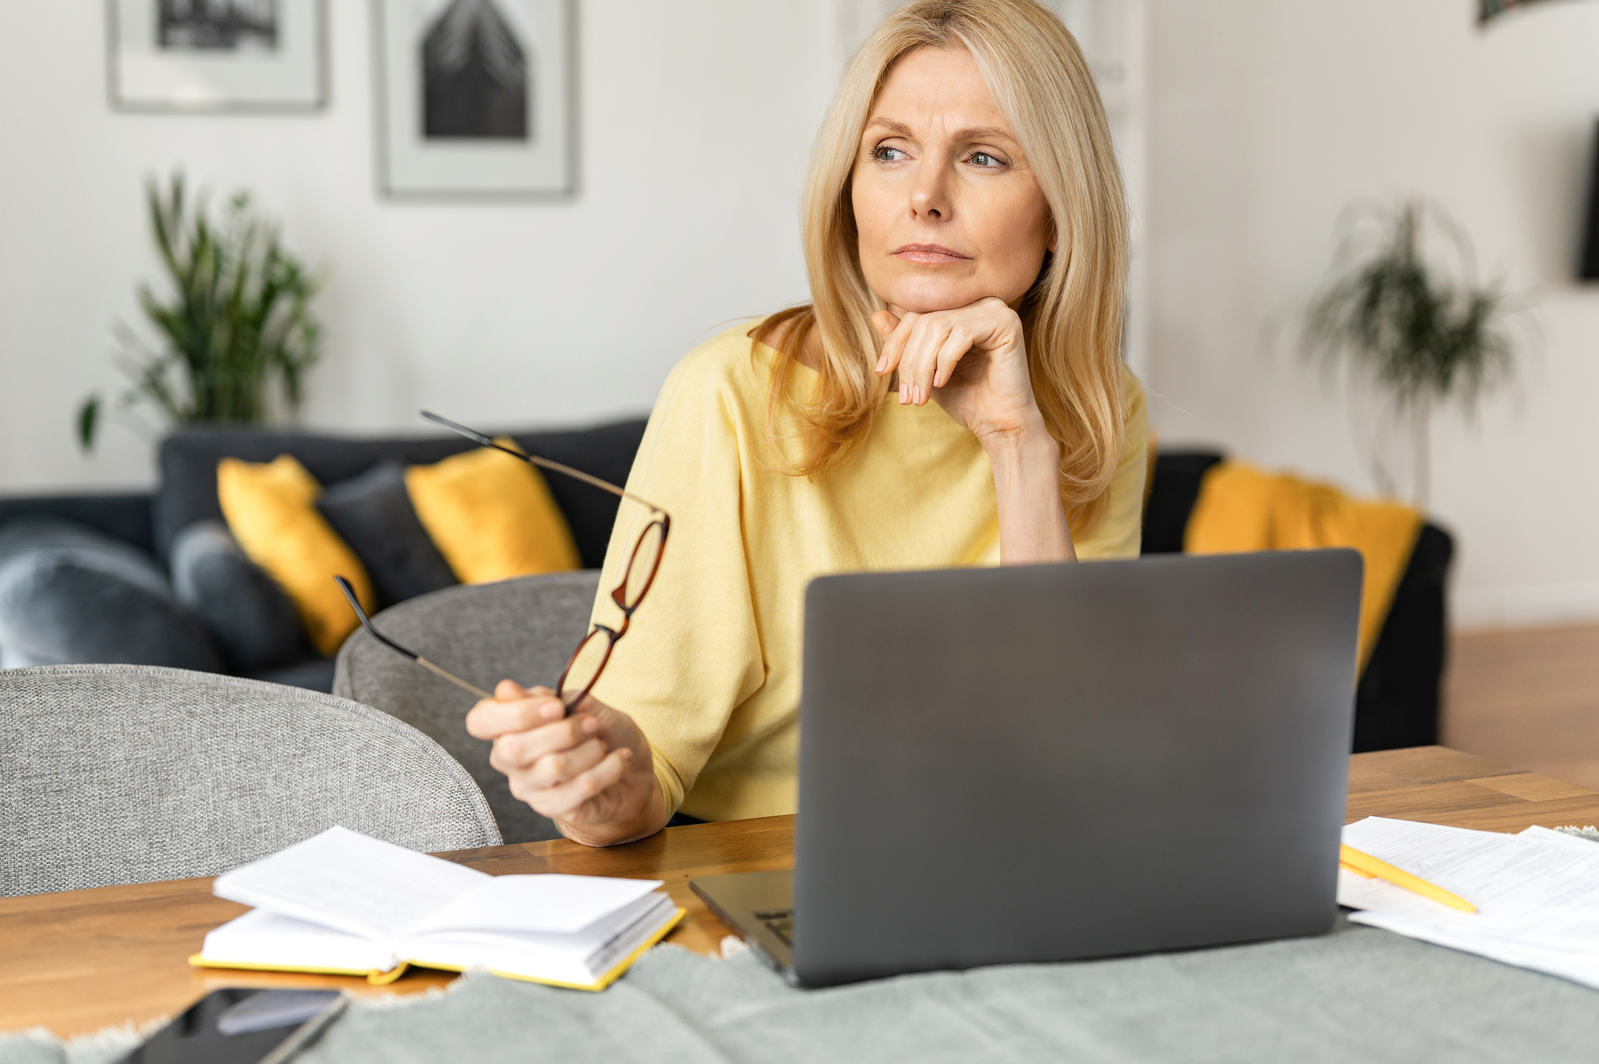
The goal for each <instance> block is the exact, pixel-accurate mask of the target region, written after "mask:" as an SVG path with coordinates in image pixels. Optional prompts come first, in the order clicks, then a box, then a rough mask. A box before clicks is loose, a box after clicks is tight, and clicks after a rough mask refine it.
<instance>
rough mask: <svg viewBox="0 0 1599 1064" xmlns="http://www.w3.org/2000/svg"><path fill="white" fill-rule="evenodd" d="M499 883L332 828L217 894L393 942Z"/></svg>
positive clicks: (237, 876) (247, 869) (226, 881)
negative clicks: (430, 917)
mask: <svg viewBox="0 0 1599 1064" xmlns="http://www.w3.org/2000/svg"><path fill="white" fill-rule="evenodd" d="M493 878H494V877H493V876H490V875H489V874H488V873H486V872H479V871H477V870H476V869H472V868H466V867H464V866H462V865H458V864H452V863H451V862H449V861H445V860H441V859H440V858H437V857H429V856H428V855H427V854H425V853H416V852H415V851H413V850H407V849H406V848H405V847H403V846H396V845H394V844H393V843H390V842H382V841H380V840H378V839H374V838H371V837H370V836H367V835H362V834H360V833H359V832H354V831H350V830H349V829H347V828H342V827H332V828H329V829H328V830H326V831H324V832H322V834H320V835H315V836H313V837H311V838H309V839H306V840H305V841H304V842H297V843H295V844H294V845H293V846H290V847H288V848H287V849H285V850H279V851H278V852H277V853H275V854H273V855H272V856H270V857H263V858H262V859H261V860H259V861H255V862H252V863H251V864H247V865H244V866H243V867H240V868H235V869H234V870H233V871H231V872H227V873H224V874H223V875H220V876H218V877H217V881H216V883H215V885H214V886H213V887H212V890H213V892H214V893H215V894H216V895H217V897H219V898H227V899H228V900H229V901H236V902H240V903H241V904H244V905H253V906H255V907H256V908H258V909H266V910H267V911H269V912H274V913H278V914H280V915H282V916H292V917H294V918H296V919H298V920H308V921H310V922H311V923H315V924H321V925H323V926H324V927H331V928H334V929H336V930H339V931H347V932H349V933H350V934H354V935H364V936H366V937H367V938H371V939H375V940H378V941H380V942H392V941H393V940H394V939H395V938H397V937H398V936H399V935H400V933H401V932H402V931H404V930H405V929H406V928H407V927H409V926H411V925H412V924H416V923H419V922H420V921H421V920H422V919H423V918H424V917H426V916H427V915H428V914H429V913H431V912H432V911H433V910H435V909H437V908H440V907H441V906H444V905H446V904H448V903H449V902H451V901H453V900H454V899H456V898H458V897H460V896H461V895H462V894H465V893H467V892H468V891H470V890H471V889H472V888H473V887H476V886H477V885H479V884H480V883H484V882H489V881H492V880H493Z"/></svg>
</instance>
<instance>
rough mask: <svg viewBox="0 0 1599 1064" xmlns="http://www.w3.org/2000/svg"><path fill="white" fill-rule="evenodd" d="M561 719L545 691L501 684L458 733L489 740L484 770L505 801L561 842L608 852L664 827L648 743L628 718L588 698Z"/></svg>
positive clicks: (553, 697)
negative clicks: (501, 778) (555, 830)
mask: <svg viewBox="0 0 1599 1064" xmlns="http://www.w3.org/2000/svg"><path fill="white" fill-rule="evenodd" d="M565 714H566V706H565V705H564V704H563V703H562V702H561V700H560V699H559V698H557V697H556V695H555V692H554V691H551V690H550V689H549V688H548V687H534V688H532V689H531V690H528V689H526V688H523V687H522V686H520V685H519V684H517V683H516V682H514V681H512V680H501V681H500V685H499V686H498V687H496V688H495V689H494V699H493V700H492V701H490V700H488V699H485V700H483V701H481V702H479V703H478V704H477V705H475V706H473V707H472V712H470V713H468V714H467V716H466V730H467V732H468V734H470V735H472V736H473V737H475V738H478V739H491V740H493V742H494V750H493V752H492V753H491V754H490V755H489V764H491V765H493V766H494V767H495V768H496V769H498V770H499V771H501V772H503V773H505V777H506V779H507V780H509V781H510V784H511V794H512V795H513V796H515V797H516V798H517V799H519V800H521V801H523V802H526V803H527V804H528V805H530V806H532V807H533V811H534V812H536V813H540V814H542V815H544V816H547V817H549V818H550V819H551V820H554V821H555V822H556V824H557V825H558V826H559V827H560V829H561V831H562V832H563V833H564V834H565V835H566V836H567V838H570V839H575V840H576V841H578V842H583V843H587V844H588V845H590V846H611V845H615V844H616V843H619V842H629V841H631V840H633V839H636V838H642V837H643V836H645V835H652V834H654V833H655V832H657V831H659V830H660V829H661V828H662V827H664V826H665V824H666V821H667V818H668V815H669V814H668V812H667V809H666V801H665V799H664V798H663V797H662V796H661V787H660V784H658V783H657V782H656V780H655V764H654V759H653V758H652V757H651V756H650V741H649V739H647V738H645V736H644V732H643V731H642V730H641V729H640V728H639V726H638V725H637V724H636V723H634V721H633V718H632V717H629V716H628V715H627V714H626V713H622V712H620V711H618V710H615V709H612V708H611V707H610V706H607V705H606V704H605V703H603V702H600V701H599V700H598V699H594V698H587V699H584V700H583V703H582V705H580V706H579V707H578V708H577V709H576V710H574V711H573V712H572V715H571V716H569V717H568V716H566V715H565Z"/></svg>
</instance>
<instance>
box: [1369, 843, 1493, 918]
mask: <svg viewBox="0 0 1599 1064" xmlns="http://www.w3.org/2000/svg"><path fill="white" fill-rule="evenodd" d="M1338 863H1339V864H1341V865H1344V866H1345V867H1347V868H1348V869H1349V870H1350V871H1351V872H1360V873H1364V874H1365V875H1368V876H1375V877H1377V878H1378V879H1381V880H1386V881H1387V882H1389V883H1392V884H1393V885H1394V886H1396V887H1404V888H1405V889H1406V890H1413V891H1415V892H1416V893H1417V894H1420V895H1421V896H1422V897H1424V898H1431V899H1432V900H1433V901H1440V902H1443V903H1444V904H1445V905H1447V906H1449V907H1450V908H1451V909H1459V910H1460V911H1461V912H1467V913H1474V912H1476V911H1477V907H1476V906H1475V905H1473V904H1471V902H1469V901H1467V900H1466V899H1465V898H1462V897H1460V896H1459V895H1456V894H1451V893H1449V892H1448V891H1447V890H1445V889H1443V888H1442V887H1435V886H1433V885H1432V884H1431V883H1429V882H1427V881H1426V880H1425V879H1422V878H1421V877H1420V876H1413V875H1411V874H1410V873H1409V872H1406V871H1405V870H1404V869H1402V868H1395V867H1394V866H1393V865H1391V864H1389V863H1388V862H1387V861H1379V860H1377V858H1375V857H1373V856H1372V855H1371V854H1369V853H1361V852H1360V851H1359V850H1357V849H1355V848H1353V847H1351V846H1340V847H1338Z"/></svg>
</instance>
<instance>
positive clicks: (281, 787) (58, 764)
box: [0, 665, 500, 896]
mask: <svg viewBox="0 0 1599 1064" xmlns="http://www.w3.org/2000/svg"><path fill="white" fill-rule="evenodd" d="M334 824H342V825H343V826H345V827H347V828H350V829H351V830H354V831H360V832H364V833H366V834H368V835H373V836H376V837H377V838H380V839H386V840H388V841H389V842H394V843H398V844H399V845H401V846H407V847H410V848H411V849H413V850H456V849H465V848H467V847H471V846H492V845H495V844H497V843H499V841H500V834H499V831H498V830H497V829H496V828H495V825H494V818H493V815H492V814H491V813H490V812H489V807H488V805H487V803H486V802H484V800H483V795H482V793H481V792H480V791H479V790H478V789H477V787H476V785H474V784H473V782H472V779H471V777H470V776H468V775H467V774H466V772H464V771H463V770H462V768H461V766H460V765H459V764H457V763H456V762H455V761H453V760H452V759H451V758H450V757H449V755H447V754H446V753H445V752H444V751H443V750H440V749H439V748H438V746H437V745H436V744H435V743H433V742H432V741H431V740H430V739H428V737H427V736H425V735H422V734H421V733H420V732H418V731H416V730H415V729H414V728H409V727H406V726H405V725H404V724H403V723H401V722H400V721H397V720H395V719H394V718H392V717H390V716H388V715H387V714H383V713H378V712H376V711H374V710H372V709H371V708H369V707H367V706H362V705H357V704H356V703H354V702H348V701H345V700H344V699H342V698H334V697H333V696H331V695H325V694H321V693H319V692H314V691H307V690H304V689H302V688H297V687H284V686H282V685H280V684H272V683H262V682H260V681H257V680H245V679H241V678H238V677H234V676H221V675H217V674H215V673H203V672H189V671H187V670H184V669H167V668H157V667H155V666H149V665H45V666H40V667H37V668H28V669H7V670H0V896H9V895H13V894H35V893H40V892H44V891H55V890H76V889H79V888H82V887H102V886H111V885H113V884H119V883H145V882H151V881H153V880H159V879H180V878H186V877H189V876H203V875H212V874H215V873H218V872H222V871H225V870H227V869H229V868H233V867H235V866H237V865H240V864H243V863H245V862H246V861H251V860H254V859H255V858H258V857H263V856H265V855H267V854H269V853H273V852H274V851H276V850H279V849H282V848H283V847H285V846H288V845H289V844H291V843H294V842H298V841H300V840H301V839H304V838H308V837H310V836H311V835H314V834H316V833H317V832H319V831H322V830H323V829H325V828H328V827H331V826H333V825H334Z"/></svg>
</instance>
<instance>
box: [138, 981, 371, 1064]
mask: <svg viewBox="0 0 1599 1064" xmlns="http://www.w3.org/2000/svg"><path fill="white" fill-rule="evenodd" d="M344 1004H345V997H344V994H343V993H341V992H340V991H337V990H271V989H265V988H258V987H242V986H239V987H225V988H224V989H222V990H213V991H211V993H209V994H207V995H206V996H205V997H203V998H201V999H200V1000H199V1001H196V1002H195V1003H194V1004H193V1005H190V1006H189V1008H188V1009H187V1010H186V1011H185V1012H184V1013H183V1015H181V1016H179V1017H178V1018H177V1019H175V1020H173V1021H172V1022H171V1023H169V1024H167V1025H166V1026H165V1027H163V1028H161V1029H160V1030H159V1031H157V1032H156V1033H155V1034H153V1035H151V1036H150V1040H149V1041H147V1042H145V1043H144V1045H142V1046H140V1047H139V1048H137V1049H135V1050H134V1051H133V1052H132V1053H130V1054H128V1055H127V1056H125V1057H123V1058H122V1061H121V1064H281V1062H283V1061H286V1060H288V1059H289V1058H291V1057H293V1056H294V1054H295V1053H298V1052H299V1051H300V1050H301V1049H303V1048H305V1047H306V1046H308V1045H310V1044H311V1042H312V1041H313V1040H314V1039H315V1038H316V1036H317V1035H318V1034H320V1033H321V1032H322V1028H323V1027H325V1026H327V1024H328V1022H329V1021H330V1020H332V1019H333V1017H335V1016H337V1015H338V1014H339V1013H340V1012H341V1011H342V1010H343V1009H344Z"/></svg>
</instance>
